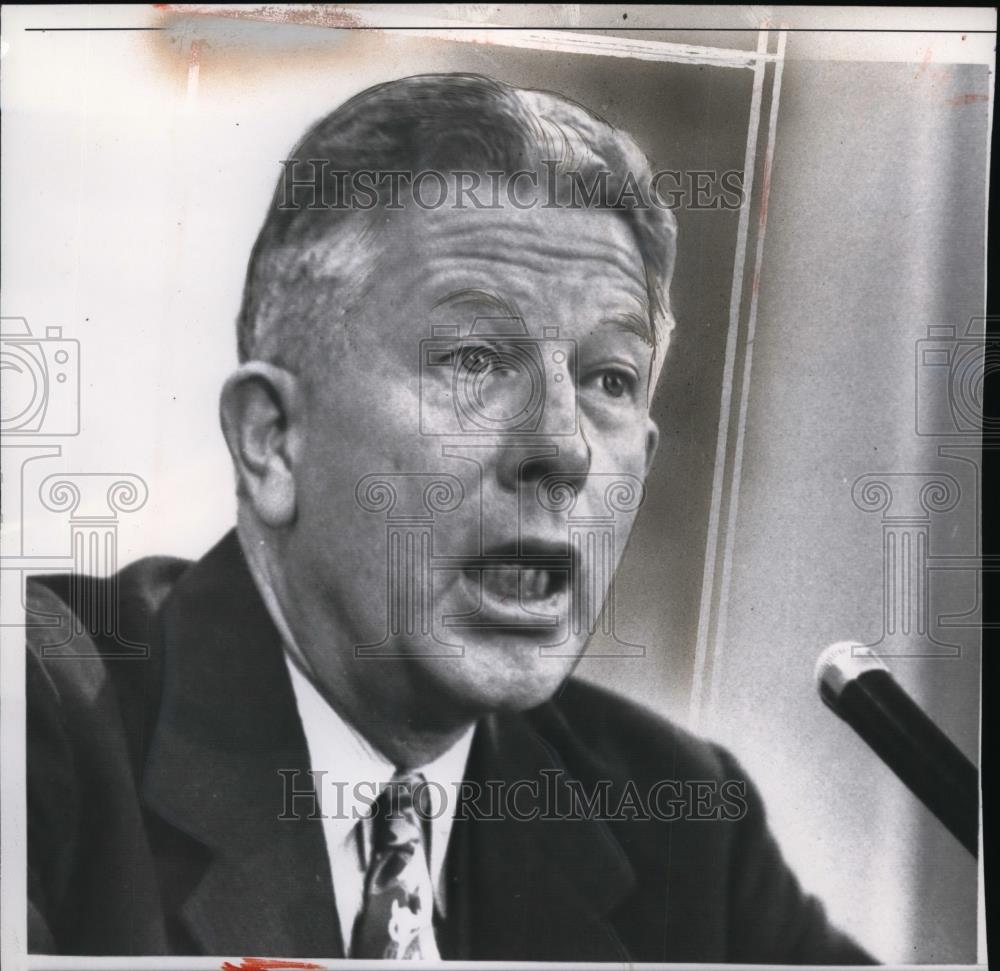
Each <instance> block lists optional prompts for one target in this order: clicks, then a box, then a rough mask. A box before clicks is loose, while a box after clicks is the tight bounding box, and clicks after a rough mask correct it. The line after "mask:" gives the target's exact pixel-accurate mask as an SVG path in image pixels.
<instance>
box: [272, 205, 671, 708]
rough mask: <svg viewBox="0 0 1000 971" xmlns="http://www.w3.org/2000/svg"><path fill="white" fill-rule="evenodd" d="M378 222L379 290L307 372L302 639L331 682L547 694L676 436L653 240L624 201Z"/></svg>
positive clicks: (442, 695)
mask: <svg viewBox="0 0 1000 971" xmlns="http://www.w3.org/2000/svg"><path fill="white" fill-rule="evenodd" d="M380 218H385V219H386V220H387V222H386V223H385V224H383V226H382V227H381V239H382V240H383V243H382V246H381V255H380V257H379V260H378V265H377V267H376V268H375V269H374V271H373V276H372V278H371V280H370V282H369V284H368V287H367V295H366V296H365V297H364V299H363V300H361V301H360V302H359V305H358V306H357V307H355V308H354V309H352V310H351V311H349V312H347V313H343V312H342V311H338V310H337V309H336V308H334V309H332V310H331V311H330V317H329V326H330V327H331V328H335V329H336V331H335V333H336V336H335V338H334V340H333V341H332V343H331V344H330V345H329V346H330V348H331V349H330V354H329V356H330V359H329V360H326V359H324V360H323V361H317V362H314V366H313V367H312V368H311V370H310V372H309V374H310V376H309V377H308V378H307V379H306V388H307V391H306V416H305V426H304V427H305V439H304V446H303V453H304V454H303V458H302V460H300V463H299V465H298V467H297V469H296V472H295V491H296V520H295V524H294V526H293V528H292V530H291V532H290V535H289V538H288V542H287V544H286V547H285V557H286V576H287V583H288V588H289V591H290V596H292V597H294V598H295V601H296V607H297V612H298V613H299V615H300V616H305V617H307V618H308V627H309V636H308V638H307V640H306V643H305V644H304V645H303V649H304V650H305V651H306V653H307V654H308V656H309V660H310V662H311V663H312V665H313V668H314V670H315V672H316V674H317V675H318V677H319V678H320V680H321V681H323V682H325V683H327V684H328V685H332V684H334V683H335V681H336V680H337V679H342V678H344V677H348V678H350V679H351V680H352V681H355V682H356V683H357V684H360V685H364V684H366V683H367V684H375V683H378V682H381V683H382V687H385V686H386V685H393V686H394V689H395V690H396V691H403V692H404V694H406V693H408V694H409V695H410V696H413V697H423V698H424V699H426V700H427V701H433V702H435V703H436V702H443V703H445V704H446V705H448V706H449V707H450V708H451V709H454V710H458V711H462V712H468V713H469V714H470V715H477V714H480V713H482V712H483V711H485V710H493V709H501V708H513V709H522V708H526V707H530V706H533V705H535V704H539V703H541V702H542V701H544V700H545V699H547V698H548V697H549V696H550V695H551V694H552V693H553V692H554V691H555V690H556V689H557V688H558V686H559V684H560V683H561V682H562V681H563V680H564V679H565V677H566V676H567V675H568V674H569V673H570V671H571V670H572V668H573V666H574V665H575V663H576V661H577V660H578V658H579V656H580V654H581V653H582V651H583V649H584V647H585V645H586V641H587V638H588V635H589V633H590V629H592V627H593V623H594V621H595V620H596V617H597V613H598V611H599V609H600V605H601V603H602V601H603V600H604V597H605V594H606V592H607V589H608V584H609V583H610V580H611V577H612V574H613V571H614V568H615V567H616V566H617V563H618V560H619V558H620V556H621V554H622V552H623V549H624V544H625V540H626V539H627V537H628V534H629V532H630V530H631V527H632V523H633V520H634V516H635V509H636V508H637V506H638V499H639V494H638V493H639V492H640V491H641V487H640V483H641V481H642V479H643V478H644V477H645V473H646V471H647V469H648V466H649V463H650V461H651V459H652V454H653V451H654V450H655V446H656V427H655V425H654V424H653V422H652V420H651V419H650V417H649V411H648V400H649V394H650V388H649V384H648V383H649V375H650V365H651V360H652V353H653V349H652V344H651V342H650V339H649V338H650V332H649V308H648V303H647V290H646V282H645V277H644V273H643V264H642V260H641V257H640V253H639V250H638V247H637V246H636V244H635V242H634V240H633V238H632V236H631V234H630V232H629V230H628V228H627V226H626V224H625V222H624V220H623V219H622V218H621V217H620V216H618V215H616V214H614V213H610V212H594V211H586V210H540V209H538V208H534V209H530V210H526V211H519V210H516V209H504V210H496V211H493V210H490V211H485V210H484V211H477V210H455V209H451V208H442V209H438V210H433V211H424V210H420V209H416V208H407V209H406V210H404V211H402V212H394V213H389V214H383V216H382V217H380ZM319 286H321V285H319ZM317 300H319V301H322V302H325V301H326V298H324V297H323V295H322V293H321V292H319V293H318V295H317ZM336 300H337V296H336V291H332V292H331V295H330V297H329V302H330V304H334V302H335V301H336ZM630 489H631V490H632V491H633V493H635V494H634V495H633V496H632V497H630V496H629V495H628V493H629V490H630ZM366 645H367V646H366ZM373 645H374V646H373Z"/></svg>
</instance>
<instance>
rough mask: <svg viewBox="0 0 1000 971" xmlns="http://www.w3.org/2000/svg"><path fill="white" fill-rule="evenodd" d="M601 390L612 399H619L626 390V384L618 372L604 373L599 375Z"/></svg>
mask: <svg viewBox="0 0 1000 971" xmlns="http://www.w3.org/2000/svg"><path fill="white" fill-rule="evenodd" d="M601 388H602V389H603V390H604V391H605V392H606V393H607V394H609V395H610V396H611V397H612V398H620V397H621V396H622V395H623V394H625V392H626V391H627V390H628V384H627V382H626V379H625V375H623V374H622V373H621V372H620V371H605V372H604V374H602V375H601Z"/></svg>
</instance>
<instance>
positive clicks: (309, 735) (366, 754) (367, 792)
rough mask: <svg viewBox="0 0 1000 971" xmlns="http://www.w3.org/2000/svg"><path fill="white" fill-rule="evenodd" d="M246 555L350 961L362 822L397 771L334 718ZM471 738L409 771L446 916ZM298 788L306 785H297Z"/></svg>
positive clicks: (360, 897) (364, 838)
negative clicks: (424, 813)
mask: <svg viewBox="0 0 1000 971" xmlns="http://www.w3.org/2000/svg"><path fill="white" fill-rule="evenodd" d="M241 541H242V540H241ZM243 549H244V553H245V554H246V559H247V563H248V564H249V566H250V572H251V575H252V576H253V578H254V580H255V582H256V585H257V588H258V590H259V591H260V594H261V597H262V599H263V600H264V603H265V605H266V606H267V609H268V612H269V613H270V615H271V619H272V620H273V621H274V623H275V626H276V627H277V628H278V632H279V633H280V634H281V637H282V640H283V641H284V645H285V661H286V663H287V665H288V672H289V674H290V676H291V679H292V689H293V690H294V692H295V702H296V705H297V706H298V711H299V718H300V719H301V721H302V730H303V733H304V734H305V737H306V744H307V745H308V747H309V765H310V768H311V769H312V771H313V773H314V775H313V778H314V780H315V785H316V789H317V791H318V795H319V801H320V812H321V813H322V814H323V817H324V818H323V821H322V822H323V835H324V837H325V840H326V852H327V856H328V858H329V861H330V876H331V878H332V880H333V893H334V897H335V899H336V905H337V917H338V918H339V920H340V930H341V935H342V940H343V942H344V951H345V954H346V956H348V957H350V947H351V936H352V932H353V929H354V922H355V920H356V919H357V916H358V914H359V913H360V912H361V908H362V905H363V903H364V889H365V875H366V873H367V870H368V863H369V861H370V857H371V842H372V821H371V820H370V819H366V818H365V817H366V816H368V815H369V813H370V812H371V806H372V803H373V802H374V801H375V799H376V798H377V797H378V794H379V793H380V792H381V791H382V789H383V788H384V787H385V785H386V783H388V782H389V780H390V779H391V778H392V775H393V773H394V772H395V771H396V766H394V765H393V764H392V763H391V762H389V761H388V760H387V759H386V758H385V757H384V756H382V754H381V753H379V752H377V751H376V750H375V749H374V748H372V746H371V745H369V744H368V743H367V742H366V741H365V739H364V738H363V737H362V736H361V735H360V734H359V733H358V732H357V731H356V730H355V729H354V728H353V727H352V726H351V725H349V724H348V723H347V722H346V721H344V719H343V718H341V717H340V715H339V714H337V712H336V711H334V709H333V708H332V707H331V706H330V705H329V704H328V703H327V701H326V699H324V698H323V696H322V695H321V694H320V693H319V691H318V690H317V689H316V687H315V686H314V685H313V683H312V681H311V680H310V679H309V677H308V676H307V675H306V674H305V673H304V672H305V671H306V670H308V664H307V662H306V659H305V658H304V657H303V655H302V653H301V651H300V650H299V648H298V645H297V644H296V643H295V641H294V638H293V637H292V634H291V631H290V630H289V628H288V624H287V623H286V621H285V617H284V613H283V611H282V610H281V605H280V604H279V603H278V600H277V597H275V595H274V591H273V590H272V588H271V584H270V583H269V581H268V579H267V574H266V571H265V569H264V568H263V565H262V564H260V563H258V562H257V560H256V557H255V555H254V552H255V551H252V550H251V549H248V544H245V543H244V544H243ZM472 734H473V728H472V727H471V726H470V728H469V729H468V730H467V731H466V732H465V734H464V735H463V736H462V737H461V738H460V739H459V740H458V741H457V742H456V743H455V744H454V745H453V746H452V747H451V748H450V749H448V751H447V752H445V753H444V754H443V755H441V756H439V757H438V758H437V759H435V760H434V761H433V762H430V763H428V764H427V765H424V766H421V767H415V766H407V768H409V769H412V770H413V771H416V772H420V773H422V774H423V776H424V778H425V779H426V780H427V782H428V784H429V785H428V789H427V792H428V795H429V796H430V801H431V807H432V819H431V820H430V843H431V845H430V874H431V882H432V884H433V887H434V902H435V905H436V907H437V910H438V912H439V913H440V914H441V915H442V916H443V915H444V914H445V912H446V911H445V907H446V903H447V902H446V899H445V897H446V894H445V867H444V862H445V856H446V854H447V849H448V838H449V836H450V835H451V828H452V822H453V821H454V818H455V807H456V804H457V802H458V799H457V794H458V789H459V786H460V784H461V782H462V780H463V778H464V777H465V764H466V761H467V760H468V756H469V748H470V746H471V744H472ZM320 773H323V774H322V775H321V774H320ZM297 788H304V786H303V784H302V783H301V782H300V783H299V784H298V785H297Z"/></svg>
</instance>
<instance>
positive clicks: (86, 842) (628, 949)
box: [27, 533, 872, 964]
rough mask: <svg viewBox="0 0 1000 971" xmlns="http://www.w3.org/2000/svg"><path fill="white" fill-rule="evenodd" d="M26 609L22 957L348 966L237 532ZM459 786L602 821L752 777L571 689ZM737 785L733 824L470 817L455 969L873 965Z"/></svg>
mask: <svg viewBox="0 0 1000 971" xmlns="http://www.w3.org/2000/svg"><path fill="white" fill-rule="evenodd" d="M101 604H104V605H105V610H106V611H107V610H111V611H114V610H117V612H118V616H117V618H114V617H113V618H112V622H111V623H107V622H105V623H98V621H99V620H100V619H101V616H102V614H101V612H100V611H99V610H97V609H96V607H97V606H99V605H101ZM28 606H29V615H28V621H29V625H30V626H29V636H28V641H29V651H28V672H27V692H28V694H27V701H28V756H27V757H28V813H29V831H28V840H29V842H28V858H29V874H28V878H29V888H28V890H29V948H30V950H31V951H34V952H50V953H51V952H57V953H67V954H121V955H124V954H214V955H231V956H234V955H250V954H254V955H280V956H284V957H295V956H318V957H338V956H342V955H343V953H344V950H343V942H342V941H341V940H340V933H339V929H338V922H337V920H336V917H335V910H334V907H335V902H334V898H333V887H332V881H331V878H330V873H329V864H328V861H327V855H326V852H325V847H324V842H323V839H324V837H323V830H322V823H321V821H320V820H319V819H308V818H299V819H296V820H288V819H284V820H283V819H280V818H279V817H280V816H281V815H282V813H283V811H284V809H285V807H284V805H283V800H284V791H283V780H282V779H281V777H280V776H279V775H278V770H279V769H285V770H287V769H299V770H302V771H303V772H304V771H306V770H308V769H309V757H308V750H307V747H306V741H305V737H304V735H303V731H302V726H301V724H300V721H299V717H298V712H297V709H296V705H295V699H294V695H293V692H292V687H291V682H290V680H289V676H288V672H287V669H286V665H285V661H284V659H283V657H282V645H281V643H280V639H279V636H278V633H277V631H276V630H275V627H274V625H273V624H272V622H271V620H270V618H269V616H268V614H267V611H266V609H265V607H264V605H263V603H262V601H261V599H260V597H259V595H258V593H257V591H256V589H255V587H254V584H253V581H252V579H251V576H250V574H249V572H248V570H247V566H246V563H245V561H244V559H243V556H242V553H241V551H240V548H239V544H238V543H237V541H236V538H235V534H234V533H230V534H229V535H228V536H227V537H226V538H225V539H224V540H223V541H222V542H221V543H220V544H219V545H218V546H217V547H216V548H215V549H213V550H212V551H211V552H210V553H208V554H207V556H205V558H204V559H202V560H201V561H200V562H198V563H195V564H191V563H188V562H186V561H182V560H176V559H167V558H162V557H154V558H150V559H145V560H142V561H140V562H137V563H134V564H132V565H131V566H129V567H127V568H125V569H124V570H122V571H121V573H120V574H118V576H117V577H115V578H112V579H108V580H101V579H89V578H80V577H76V578H71V577H50V578H45V579H43V580H38V581H35V582H33V583H31V584H29V604H28ZM95 611H96V612H95ZM94 627H100V628H105V629H104V630H93V629H88V628H94ZM68 638H69V640H68V642H67V639H68ZM122 641H128V642H132V643H138V644H144V645H147V646H148V651H138V650H137V649H136V648H132V647H123V646H122V644H121V642H122ZM112 654H115V655H119V656H115V657H112V656H110V655H112ZM95 655H97V656H95ZM144 655H148V656H144ZM376 663H377V662H376ZM543 770H547V775H546V772H545V771H543ZM333 774H334V773H331V776H332V775H333ZM466 777H467V779H469V780H470V781H474V780H478V781H479V782H480V783H485V782H486V781H487V780H501V781H503V780H506V781H507V782H510V781H514V780H518V779H526V780H542V781H543V782H544V781H545V780H546V779H548V780H556V783H555V784H556V785H557V787H558V788H557V796H559V797H566V796H567V795H568V793H569V790H568V788H566V786H567V785H572V783H567V782H566V780H567V779H573V780H576V781H577V784H580V785H582V786H583V791H584V792H585V793H588V794H589V793H592V792H593V791H595V787H596V786H598V784H602V785H604V786H606V787H610V789H609V793H610V796H609V800H608V802H607V803H606V805H607V806H609V807H611V808H615V807H617V806H618V805H619V802H620V799H621V797H622V795H623V794H624V793H625V791H626V790H625V787H626V786H628V785H629V784H630V782H631V784H632V785H633V786H634V789H635V791H636V792H638V793H639V794H644V793H647V792H648V791H649V789H650V787H651V786H653V785H654V784H655V783H656V782H658V781H659V780H673V781H676V782H683V781H685V780H687V781H691V782H694V781H705V782H714V783H721V782H723V781H724V780H744V779H745V777H744V774H743V772H742V770H741V769H740V767H739V765H738V764H737V763H736V762H735V760H734V759H733V758H732V756H731V755H729V754H728V753H727V752H726V751H725V750H723V749H721V748H719V747H717V746H714V745H711V744H708V743H707V742H704V741H701V740H699V739H697V738H695V737H693V736H692V735H690V734H688V733H686V732H685V731H683V730H681V729H680V728H678V727H676V726H674V725H672V724H671V723H669V722H667V721H665V720H663V719H661V718H658V717H656V716H654V715H653V714H651V713H649V712H647V711H645V710H643V709H640V708H638V707H636V706H635V705H633V704H631V703H630V702H627V701H625V700H624V699H622V698H619V697H616V696H614V695H612V694H610V693H608V692H606V691H603V690H601V689H598V688H595V687H591V686H589V685H585V684H583V683H579V682H575V681H573V680H570V681H569V682H567V683H566V685H565V686H564V688H563V689H562V690H561V691H560V692H559V694H558V695H557V696H556V698H554V699H553V700H552V701H551V702H549V703H546V704H544V705H542V706H540V707H539V708H537V709H535V710H533V711H530V712H527V713H525V714H511V715H506V714H505V715H495V716H490V717H487V718H485V719H484V720H483V721H482V722H481V723H480V724H479V726H478V727H477V730H476V734H475V736H474V739H473V745H472V750H471V752H470V757H469V767H468V772H467V776H466ZM304 778H305V777H300V779H299V785H300V786H301V785H302V784H303V783H302V780H303V779H304ZM601 780H607V782H605V783H602V782H601ZM747 785H748V788H747V790H746V804H747V812H746V814H745V815H744V816H743V818H741V819H739V820H738V821H732V820H720V821H705V820H693V819H686V820H682V821H676V822H663V821H661V820H658V819H656V818H652V819H643V818H641V816H642V813H641V812H639V813H629V812H625V813H623V814H622V818H616V819H611V820H608V821H601V820H600V819H595V818H588V819H583V820H581V819H563V820H559V819H553V818H548V819H545V818H535V819H532V820H529V821H520V820H517V819H514V818H510V817H509V816H508V817H507V818H506V819H503V820H499V821H498V820H496V819H483V818H478V819H477V818H476V815H477V814H478V815H479V816H482V815H483V812H482V810H483V806H482V805H481V804H480V805H479V806H478V808H477V810H476V811H475V812H470V813H462V812H460V813H459V818H458V819H456V821H455V823H454V828H453V832H452V842H451V844H450V847H449V853H448V862H447V868H448V869H447V871H446V872H447V877H448V887H449V890H448V892H449V912H448V919H447V921H446V922H444V924H443V925H442V926H441V927H440V928H439V934H438V937H439V944H440V948H441V952H442V956H443V957H445V958H456V959H471V960H480V959H483V960H486V959H501V960H573V961H582V960H614V961H621V960H634V961H710V962H722V961H733V962H747V963H749V962H774V963H830V964H837V963H844V964H847V963H864V962H867V961H871V960H872V959H871V958H870V957H869V956H868V955H866V954H865V953H864V952H863V951H862V950H861V949H859V948H858V947H857V946H856V945H855V944H854V943H853V942H852V941H850V940H849V939H847V938H846V937H844V936H843V935H841V934H840V933H838V932H837V931H835V930H834V929H832V928H831V927H830V926H829V924H828V923H827V922H826V919H825V917H824V914H823V910H822V908H821V906H820V905H819V904H818V903H817V902H816V901H815V900H814V899H812V898H810V897H808V896H806V895H804V894H803V892H802V891H801V889H800V887H799V884H798V883H797V881H796V879H795V877H794V876H793V875H792V873H791V872H790V871H789V870H788V868H787V867H786V865H785V863H784V862H783V861H782V858H781V855H780V853H779V850H778V848H777V846H776V844H775V842H774V840H773V838H772V837H771V835H770V833H769V831H768V829H767V827H766V825H765V819H764V810H763V807H762V805H761V802H760V799H759V797H758V795H757V793H756V790H755V789H754V788H753V786H752V784H750V783H747ZM671 791H674V790H671ZM522 795H523V794H522ZM665 801H666V799H665V798H664V802H665ZM527 803H530V800H525V799H524V798H522V799H520V800H519V805H521V806H525V805H526V804H527ZM562 805H563V806H564V807H565V806H566V805H567V802H566V799H565V798H563V801H562ZM460 808H461V807H460ZM640 808H641V807H640ZM487 811H488V810H487ZM306 812H307V810H304V811H303V812H302V813H301V815H302V816H303V817H304V816H305V815H306ZM553 812H554V810H553ZM550 815H551V812H550ZM591 815H593V814H591ZM629 816H637V817H639V818H628V817H629Z"/></svg>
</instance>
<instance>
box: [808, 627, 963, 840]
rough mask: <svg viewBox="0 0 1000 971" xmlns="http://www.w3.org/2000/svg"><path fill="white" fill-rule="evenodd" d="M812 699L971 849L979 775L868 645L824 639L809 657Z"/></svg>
mask: <svg viewBox="0 0 1000 971" xmlns="http://www.w3.org/2000/svg"><path fill="white" fill-rule="evenodd" d="M816 681H817V687H818V688H819V694H820V697H821V698H822V699H823V701H824V702H825V703H826V705H827V706H828V707H829V708H830V709H832V711H833V712H834V714H836V715H838V716H839V717H840V718H842V719H843V720H844V721H845V722H847V724H848V725H850V726H851V728H853V729H854V731H856V732H857V733H858V734H859V735H860V736H861V737H862V738H863V739H864V740H865V742H867V744H868V745H869V746H870V747H871V748H872V749H873V751H874V752H875V754H876V755H878V757H879V758H880V759H882V761H883V762H885V764H886V765H887V766H889V768H890V769H892V771H893V772H895V773H896V775H897V776H899V778H900V779H901V780H902V781H903V782H904V783H905V784H906V785H907V786H908V787H909V789H910V791H911V792H912V793H913V794H914V795H915V796H916V797H917V798H918V799H919V800H920V801H921V802H922V803H923V804H924V805H925V806H926V807H927V808H928V809H929V810H930V811H931V812H932V813H934V815H935V816H937V818H938V819H939V820H941V822H942V823H944V825H945V826H947V827H948V829H949V830H950V832H951V833H952V835H953V836H954V837H955V838H956V839H957V840H958V841H959V842H960V843H961V844H962V845H963V846H964V847H965V848H966V849H967V850H968V851H969V852H970V853H971V854H972V855H973V856H977V855H978V851H979V776H978V773H977V772H976V767H975V766H974V765H973V764H972V763H971V762H970V761H969V760H968V759H967V758H966V757H965V755H963V754H962V752H961V751H960V750H959V749H958V747H957V746H956V745H955V743H954V742H952V740H951V739H950V738H948V736H947V735H945V734H944V732H942V731H941V729H940V728H938V727H937V725H935V724H934V722H932V721H931V720H930V718H928V717H927V715H925V714H924V712H923V711H922V710H921V708H920V707H919V706H918V705H917V703H916V702H915V701H914V700H913V699H912V698H911V697H910V696H909V695H908V694H907V693H906V692H905V691H904V690H903V689H902V688H901V687H900V685H899V684H898V683H897V681H896V679H895V678H893V676H892V675H891V674H890V673H889V669H888V668H887V667H886V666H885V665H884V664H883V663H882V661H881V660H879V658H878V656H877V655H876V654H875V653H873V652H872V650H871V649H870V648H868V647H865V646H864V645H862V644H858V643H856V642H854V641H839V642H838V643H836V644H831V645H830V647H828V648H827V649H826V650H825V651H823V653H822V654H820V656H819V660H818V661H817V662H816Z"/></svg>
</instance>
